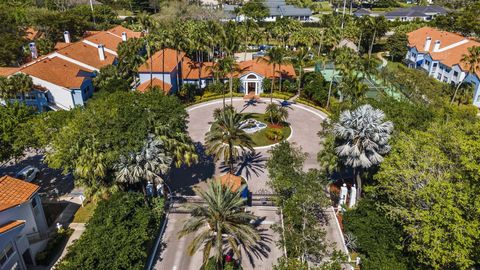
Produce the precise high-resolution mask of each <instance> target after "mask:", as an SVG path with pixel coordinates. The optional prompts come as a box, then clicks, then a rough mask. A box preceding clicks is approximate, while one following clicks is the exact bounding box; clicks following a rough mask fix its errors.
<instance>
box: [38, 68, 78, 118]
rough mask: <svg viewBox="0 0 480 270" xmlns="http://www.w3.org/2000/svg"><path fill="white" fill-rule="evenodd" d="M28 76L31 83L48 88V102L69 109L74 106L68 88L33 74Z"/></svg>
mask: <svg viewBox="0 0 480 270" xmlns="http://www.w3.org/2000/svg"><path fill="white" fill-rule="evenodd" d="M30 77H31V78H32V81H33V84H35V85H40V86H42V87H45V88H47V89H48V93H47V96H48V99H49V101H50V102H52V103H55V104H56V105H57V106H58V107H60V108H62V109H64V110H69V109H71V108H73V107H74V105H75V104H74V102H73V96H72V93H71V91H70V90H69V89H67V88H65V87H61V86H58V85H56V84H53V83H51V82H47V81H44V80H42V79H39V78H36V77H33V76H30Z"/></svg>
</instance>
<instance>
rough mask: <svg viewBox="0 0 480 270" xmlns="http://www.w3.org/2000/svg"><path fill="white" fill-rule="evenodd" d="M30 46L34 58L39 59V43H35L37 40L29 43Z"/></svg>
mask: <svg viewBox="0 0 480 270" xmlns="http://www.w3.org/2000/svg"><path fill="white" fill-rule="evenodd" d="M28 47H29V48H30V53H31V54H32V59H37V58H38V52H37V45H35V42H30V43H29V44H28Z"/></svg>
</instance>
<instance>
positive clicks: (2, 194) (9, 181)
mask: <svg viewBox="0 0 480 270" xmlns="http://www.w3.org/2000/svg"><path fill="white" fill-rule="evenodd" d="M39 189H40V187H39V186H37V185H35V184H32V183H28V182H25V181H23V180H19V179H16V178H13V177H10V176H7V175H6V176H3V177H2V178H0V211H4V210H7V209H9V208H11V207H15V206H17V205H20V204H22V203H25V202H27V201H28V200H30V199H31V198H32V196H33V195H34V194H35V193H36V192H37V191H38V190H39Z"/></svg>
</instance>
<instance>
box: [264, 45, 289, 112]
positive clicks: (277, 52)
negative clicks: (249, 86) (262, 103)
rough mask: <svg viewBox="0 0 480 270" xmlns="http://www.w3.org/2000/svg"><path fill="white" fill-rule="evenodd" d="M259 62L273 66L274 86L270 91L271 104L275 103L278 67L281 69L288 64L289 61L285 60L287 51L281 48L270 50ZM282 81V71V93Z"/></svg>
mask: <svg viewBox="0 0 480 270" xmlns="http://www.w3.org/2000/svg"><path fill="white" fill-rule="evenodd" d="M257 61H260V62H262V61H263V62H265V63H267V64H268V65H271V66H272V72H273V75H272V86H271V89H270V103H273V88H274V86H275V73H276V71H277V66H279V67H280V69H281V65H283V64H286V63H287V60H286V59H285V49H283V48H280V47H273V48H271V49H270V50H268V52H267V54H266V55H265V57H261V58H258V60H257ZM281 79H282V73H281V71H280V86H279V89H280V91H281V90H282V89H281V87H282V86H281V83H282V82H281Z"/></svg>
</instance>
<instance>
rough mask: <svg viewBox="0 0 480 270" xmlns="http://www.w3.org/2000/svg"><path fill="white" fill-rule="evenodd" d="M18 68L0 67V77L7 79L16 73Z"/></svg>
mask: <svg viewBox="0 0 480 270" xmlns="http://www.w3.org/2000/svg"><path fill="white" fill-rule="evenodd" d="M19 70H20V68H18V67H0V76H3V77H8V76H10V75H13V74H14V73H16V72H18V71H19Z"/></svg>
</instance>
